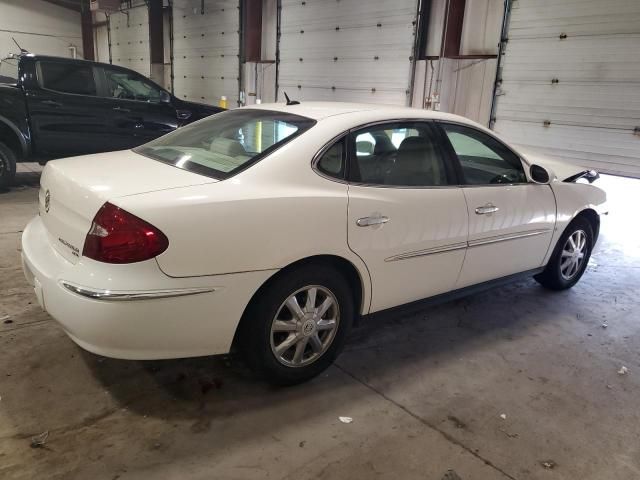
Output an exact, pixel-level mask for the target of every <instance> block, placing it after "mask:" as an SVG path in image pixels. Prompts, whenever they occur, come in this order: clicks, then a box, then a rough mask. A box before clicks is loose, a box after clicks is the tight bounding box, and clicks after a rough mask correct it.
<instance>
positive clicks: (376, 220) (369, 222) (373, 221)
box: [356, 215, 389, 227]
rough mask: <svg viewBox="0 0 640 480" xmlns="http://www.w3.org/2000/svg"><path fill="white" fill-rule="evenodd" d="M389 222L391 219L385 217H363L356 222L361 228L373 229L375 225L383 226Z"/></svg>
mask: <svg viewBox="0 0 640 480" xmlns="http://www.w3.org/2000/svg"><path fill="white" fill-rule="evenodd" d="M388 221H389V217H385V216H384V215H375V216H371V217H362V218H359V219H358V220H356V225H358V226H359V227H371V226H373V225H382V224H383V223H387V222H388Z"/></svg>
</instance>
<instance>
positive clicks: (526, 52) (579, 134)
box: [495, 0, 640, 177]
mask: <svg viewBox="0 0 640 480" xmlns="http://www.w3.org/2000/svg"><path fill="white" fill-rule="evenodd" d="M508 38H509V41H508V43H507V44H506V50H505V56H504V69H503V72H502V76H501V78H502V82H501V86H500V91H499V96H498V98H497V111H496V122H495V130H496V131H497V132H499V133H501V134H502V135H503V136H505V137H506V138H507V139H509V140H511V141H512V142H514V143H516V144H518V145H520V146H521V147H522V148H523V150H527V151H531V152H534V153H535V152H540V153H543V154H547V155H551V156H554V157H557V158H560V159H565V160H567V161H570V162H572V163H576V164H579V165H585V166H588V167H592V168H596V169H598V170H599V171H601V172H606V173H614V174H622V175H629V176H634V177H640V1H638V0H607V1H602V0H564V1H561V2H560V1H557V0H517V1H514V2H513V7H512V11H511V19H510V23H509V30H508Z"/></svg>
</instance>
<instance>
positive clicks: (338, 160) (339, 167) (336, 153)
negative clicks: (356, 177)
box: [316, 139, 345, 179]
mask: <svg viewBox="0 0 640 480" xmlns="http://www.w3.org/2000/svg"><path fill="white" fill-rule="evenodd" d="M344 167H345V148H344V139H341V140H339V141H337V142H336V143H334V144H333V145H332V146H331V147H329V148H328V149H327V150H325V152H324V153H323V154H322V156H321V157H320V159H319V160H318V163H316V168H317V169H318V170H319V171H320V172H322V173H324V174H325V175H327V176H329V177H333V178H337V179H343V178H344Z"/></svg>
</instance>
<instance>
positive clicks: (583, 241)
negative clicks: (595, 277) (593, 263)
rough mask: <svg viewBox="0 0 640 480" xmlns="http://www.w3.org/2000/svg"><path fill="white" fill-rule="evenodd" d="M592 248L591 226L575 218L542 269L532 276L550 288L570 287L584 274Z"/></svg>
mask: <svg viewBox="0 0 640 480" xmlns="http://www.w3.org/2000/svg"><path fill="white" fill-rule="evenodd" d="M592 250H593V228H592V227H591V224H590V223H589V222H588V221H587V220H585V219H584V218H576V219H574V220H573V221H572V222H571V223H570V224H569V226H568V227H567V228H566V229H565V231H564V233H563V234H562V236H561V237H560V240H558V243H557V245H556V248H555V249H554V251H553V254H552V255H551V259H550V260H549V263H548V264H547V266H546V268H545V269H544V271H543V272H542V273H540V274H538V275H536V276H535V277H534V278H535V279H536V280H537V281H538V282H539V283H540V284H541V285H542V286H544V287H546V288H549V289H551V290H566V289H568V288H571V287H573V286H574V285H575V284H576V283H578V280H580V278H581V277H582V275H583V274H584V271H585V270H586V268H587V264H588V263H589V258H590V257H591V251H592Z"/></svg>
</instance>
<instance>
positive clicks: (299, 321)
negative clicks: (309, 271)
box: [271, 285, 340, 367]
mask: <svg viewBox="0 0 640 480" xmlns="http://www.w3.org/2000/svg"><path fill="white" fill-rule="evenodd" d="M339 323H340V309H339V307H338V301H337V300H336V297H335V296H334V295H333V293H332V292H331V291H330V290H329V289H327V288H325V287H321V286H319V285H309V286H307V287H303V288H301V289H300V290H297V291H296V292H294V293H293V294H291V295H290V296H289V297H287V299H286V300H285V301H284V302H282V305H280V308H279V309H278V313H276V316H275V317H274V319H273V321H272V322H271V351H272V352H273V354H274V355H275V357H276V358H277V359H278V361H279V362H280V363H282V364H283V365H286V366H288V367H303V366H306V365H309V364H310V363H312V362H315V361H316V360H317V359H318V358H320V357H321V356H322V355H323V354H324V353H325V352H326V351H327V350H328V349H329V347H330V346H331V342H333V339H334V337H335V335H336V332H337V331H338V324H339Z"/></svg>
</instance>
